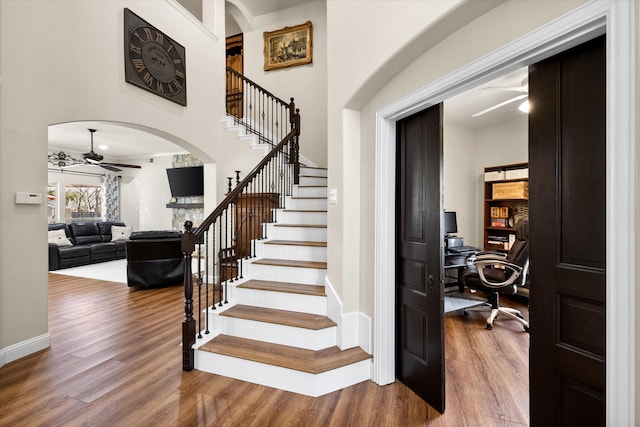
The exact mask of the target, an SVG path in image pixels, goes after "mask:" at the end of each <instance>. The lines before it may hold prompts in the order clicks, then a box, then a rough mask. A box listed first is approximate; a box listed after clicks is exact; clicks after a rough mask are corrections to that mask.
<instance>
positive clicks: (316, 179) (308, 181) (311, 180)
mask: <svg viewBox="0 0 640 427" xmlns="http://www.w3.org/2000/svg"><path fill="white" fill-rule="evenodd" d="M298 184H300V185H325V186H326V185H327V178H325V177H322V176H301V177H300V181H299V182H298Z"/></svg>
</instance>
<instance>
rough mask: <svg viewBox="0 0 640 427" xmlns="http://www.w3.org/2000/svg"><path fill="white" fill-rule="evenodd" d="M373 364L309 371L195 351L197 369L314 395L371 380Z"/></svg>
mask: <svg viewBox="0 0 640 427" xmlns="http://www.w3.org/2000/svg"><path fill="white" fill-rule="evenodd" d="M371 365H372V364H371V360H370V359H368V360H364V361H362V362H358V363H353V364H351V365H347V366H343V367H341V368H338V369H333V370H331V371H327V372H323V373H320V374H309V373H307V372H301V371H296V370H293V369H288V368H282V367H279V366H274V365H267V364H265V363H259V362H254V361H252V360H245V359H237V358H234V357H229V356H224V355H221V354H215V353H209V352H206V351H199V350H198V351H196V357H195V367H196V369H198V370H201V371H205V372H210V373H212V374H217V375H223V376H225V377H230V378H235V379H238V380H241V381H248V382H251V383H254V384H260V385H264V386H267V387H273V388H278V389H281V390H286V391H290V392H293V393H299V394H304V395H306V396H311V397H318V396H322V395H324V394H327V393H331V392H334V391H336V390H340V389H343V388H346V387H349V386H352V385H354V384H358V383H360V382H362V381H366V380H368V379H369V378H371Z"/></svg>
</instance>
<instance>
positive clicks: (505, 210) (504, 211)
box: [500, 207, 509, 218]
mask: <svg viewBox="0 0 640 427" xmlns="http://www.w3.org/2000/svg"><path fill="white" fill-rule="evenodd" d="M500 218H509V208H508V207H502V208H500Z"/></svg>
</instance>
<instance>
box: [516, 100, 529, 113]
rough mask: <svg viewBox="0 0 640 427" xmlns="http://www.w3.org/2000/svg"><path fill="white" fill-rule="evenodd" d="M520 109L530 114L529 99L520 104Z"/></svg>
mask: <svg viewBox="0 0 640 427" xmlns="http://www.w3.org/2000/svg"><path fill="white" fill-rule="evenodd" d="M518 110H520V111H522V112H523V113H526V114H528V113H529V100H528V99H527V100H525V101H524V102H523V103H522V104H520V105H519V106H518Z"/></svg>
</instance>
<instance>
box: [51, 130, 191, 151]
mask: <svg viewBox="0 0 640 427" xmlns="http://www.w3.org/2000/svg"><path fill="white" fill-rule="evenodd" d="M88 129H96V132H95V134H94V135H93V143H94V147H93V151H95V152H96V153H99V154H102V155H103V156H105V158H106V159H109V160H111V161H118V160H119V161H125V160H131V159H140V158H149V157H152V156H158V155H169V154H176V153H185V150H184V149H182V148H180V147H179V146H177V145H176V144H174V143H172V142H170V141H168V140H166V139H164V138H161V137H158V136H156V135H153V134H150V133H148V132H144V131H142V130H138V129H134V128H131V127H125V126H124V125H122V124H119V123H114V122H101V121H82V122H71V123H61V124H57V125H51V126H49V152H50V153H51V152H58V151H63V152H65V153H67V154H72V155H78V154H83V153H87V152H89V150H90V149H91V133H90V132H89V130H88ZM104 146H106V148H104Z"/></svg>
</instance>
